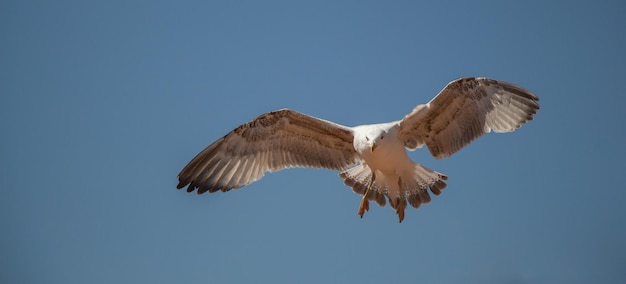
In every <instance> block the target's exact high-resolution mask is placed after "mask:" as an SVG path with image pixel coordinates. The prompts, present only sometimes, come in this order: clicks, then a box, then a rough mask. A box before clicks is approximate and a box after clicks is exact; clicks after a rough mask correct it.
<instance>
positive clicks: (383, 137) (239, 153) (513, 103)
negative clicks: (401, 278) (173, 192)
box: [177, 77, 539, 222]
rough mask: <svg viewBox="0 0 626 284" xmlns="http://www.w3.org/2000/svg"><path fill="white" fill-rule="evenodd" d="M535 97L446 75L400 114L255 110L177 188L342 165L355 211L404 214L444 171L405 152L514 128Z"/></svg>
mask: <svg viewBox="0 0 626 284" xmlns="http://www.w3.org/2000/svg"><path fill="white" fill-rule="evenodd" d="M538 101H539V98H538V97H537V96H536V95H534V94H533V93H531V92H530V91H527V90H525V89H523V88H521V87H519V86H516V85H513V84H511V83H507V82H503V81H497V80H493V79H489V78H475V77H472V78H461V79H457V80H454V81H452V82H450V83H448V84H447V85H446V86H445V87H444V88H443V89H442V90H441V91H440V92H439V94H438V95H437V96H435V97H434V98H433V99H432V100H431V101H430V102H428V103H427V104H420V105H418V106H416V107H415V108H414V109H413V111H412V112H411V113H409V114H408V115H406V116H405V117H404V118H402V119H401V120H397V121H392V122H386V123H379V124H370V125H360V126H355V127H348V126H343V125H340V124H337V123H334V122H331V121H327V120H324V119H320V118H316V117H313V116H310V115H306V114H303V113H300V112H297V111H294V110H291V109H281V110H277V111H272V112H268V113H265V114H263V115H260V116H258V117H257V118H255V119H253V120H252V121H250V122H248V123H245V124H242V125H240V126H239V127H237V128H235V129H234V130H232V131H231V132H229V133H228V134H226V135H225V136H223V137H222V138H220V139H218V140H217V141H215V142H213V144H211V145H209V146H208V147H207V148H206V149H204V150H203V151H202V152H200V153H199V154H198V155H197V156H196V157H195V158H193V159H192V160H191V161H190V162H189V164H187V166H185V167H184V168H183V170H182V171H181V172H180V173H179V174H178V180H179V183H178V186H177V188H178V189H181V188H183V187H187V192H192V191H194V190H196V191H197V192H198V194H202V193H205V192H207V191H208V192H211V193H212V192H216V191H222V192H226V191H229V190H231V189H237V188H241V187H243V186H245V185H248V184H251V183H253V182H255V181H257V180H259V179H261V178H262V177H263V176H264V175H265V173H267V172H275V171H279V170H282V169H286V168H294V167H309V168H326V169H330V170H337V171H340V173H339V176H340V177H341V178H342V179H343V180H344V183H345V184H346V185H347V186H349V187H351V188H352V190H353V191H354V192H355V193H357V194H359V195H362V198H361V202H360V205H359V209H358V214H359V215H360V216H361V218H363V215H364V214H365V212H366V211H368V210H369V202H370V201H372V202H376V203H377V204H378V205H379V206H381V207H384V206H385V204H386V203H387V200H388V202H389V205H390V206H391V207H392V208H393V209H395V211H396V214H397V215H398V218H399V220H400V222H402V220H404V212H405V208H406V207H407V203H408V204H410V205H411V206H412V207H414V208H418V207H420V205H422V204H426V203H429V202H430V201H431V198H430V194H429V192H428V190H430V192H432V193H433V194H435V195H440V194H441V191H442V190H443V189H444V188H445V187H446V183H445V181H446V180H447V179H448V177H447V176H446V175H444V174H442V173H439V172H436V171H433V170H431V169H429V168H426V167H424V166H422V165H420V164H417V163H415V162H414V161H412V160H411V158H409V156H408V154H407V150H409V151H413V150H415V149H417V148H421V147H422V146H424V145H426V146H427V147H428V150H429V151H430V153H431V154H432V156H433V157H434V158H435V159H441V158H446V157H449V156H450V155H452V154H454V153H455V152H457V151H459V150H460V149H461V148H463V147H464V146H465V145H467V144H469V143H470V142H472V141H473V140H474V139H476V138H478V137H480V136H481V135H483V134H485V133H489V132H491V131H494V132H497V133H504V132H512V131H514V130H515V129H517V128H519V127H520V126H521V125H522V124H524V123H525V122H527V121H529V120H532V119H533V115H534V114H535V113H536V112H537V110H539V105H538V103H537V102H538Z"/></svg>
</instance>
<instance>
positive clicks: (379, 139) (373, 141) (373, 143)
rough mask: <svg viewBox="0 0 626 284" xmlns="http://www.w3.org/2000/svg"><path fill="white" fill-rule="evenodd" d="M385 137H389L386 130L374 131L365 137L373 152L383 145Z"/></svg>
mask: <svg viewBox="0 0 626 284" xmlns="http://www.w3.org/2000/svg"><path fill="white" fill-rule="evenodd" d="M385 135H387V132H386V131H385V130H384V129H374V130H373V131H371V132H369V133H368V134H367V135H365V140H366V141H367V142H368V143H369V148H370V150H371V151H372V152H374V150H376V147H378V146H379V145H380V144H382V143H383V141H384V140H385Z"/></svg>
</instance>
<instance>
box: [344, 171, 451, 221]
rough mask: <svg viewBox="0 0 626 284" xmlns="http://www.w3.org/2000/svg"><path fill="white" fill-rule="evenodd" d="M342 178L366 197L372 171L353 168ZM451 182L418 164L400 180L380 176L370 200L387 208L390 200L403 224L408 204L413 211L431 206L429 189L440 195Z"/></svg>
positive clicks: (368, 195) (398, 178)
mask: <svg viewBox="0 0 626 284" xmlns="http://www.w3.org/2000/svg"><path fill="white" fill-rule="evenodd" d="M339 176H340V177H341V178H343V179H344V183H345V184H346V185H347V186H349V187H351V188H352V191H354V192H355V193H357V194H359V195H363V194H365V190H366V189H367V186H368V184H369V183H370V182H372V180H371V179H372V170H371V169H370V167H369V166H368V165H367V164H361V165H357V166H354V167H352V168H349V169H347V170H345V171H343V172H341V173H339ZM394 179H395V181H394ZM447 179H448V177H447V176H446V175H444V174H442V173H439V172H436V171H433V170H431V169H429V168H426V167H424V166H421V165H419V164H414V167H413V170H412V171H408V172H405V173H402V174H400V175H399V176H383V175H382V174H381V173H379V172H377V173H376V180H375V182H374V183H373V184H372V188H371V190H370V191H369V192H368V194H367V199H368V200H369V201H376V203H377V204H378V205H380V206H385V204H386V199H389V205H390V206H391V207H392V208H393V209H395V210H396V213H397V214H398V218H399V219H400V222H402V220H403V219H404V210H405V208H406V206H407V203H408V204H410V205H411V206H412V207H413V208H418V207H420V206H421V205H422V204H426V203H429V202H430V201H431V197H430V194H429V193H428V189H430V191H432V193H433V194H435V195H440V194H441V191H442V190H443V189H444V188H445V187H446V183H445V180H447Z"/></svg>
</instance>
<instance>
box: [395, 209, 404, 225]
mask: <svg viewBox="0 0 626 284" xmlns="http://www.w3.org/2000/svg"><path fill="white" fill-rule="evenodd" d="M396 213H397V214H398V218H399V219H400V223H402V220H404V208H402V207H398V210H396Z"/></svg>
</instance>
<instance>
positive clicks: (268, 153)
mask: <svg viewBox="0 0 626 284" xmlns="http://www.w3.org/2000/svg"><path fill="white" fill-rule="evenodd" d="M352 142H353V134H352V129H351V128H349V127H346V126H342V125H339V124H336V123H333V122H330V121H326V120H322V119H319V118H315V117H312V116H308V115H305V114H302V113H299V112H296V111H293V110H288V109H284V110H278V111H274V112H269V113H266V114H263V115H261V116H259V117H257V118H255V119H254V120H252V121H251V122H248V123H246V124H243V125H241V126H239V127H237V128H235V129H234V130H233V131H231V132H230V133H228V134H226V135H225V136H224V137H222V138H220V139H219V140H217V141H215V142H214V143H213V144H211V145H210V146H208V147H207V148H206V149H204V150H203V151H202V152H200V153H199V154H198V155H197V156H196V157H195V158H193V160H191V162H189V164H188V165H187V166H186V167H185V168H184V169H183V170H182V171H181V172H180V174H178V180H179V183H178V186H177V188H179V189H180V188H183V187H185V186H187V185H189V186H188V188H187V191H188V192H191V191H193V190H194V189H196V188H197V189H198V193H204V192H206V191H209V192H215V191H218V190H222V191H228V190H230V189H233V188H239V187H242V186H244V185H247V184H250V183H252V182H254V181H256V180H258V179H260V178H261V177H263V175H264V174H265V173H266V172H268V171H278V170H281V169H285V168H291V167H314V168H328V169H335V170H341V169H345V168H346V167H348V166H350V165H353V164H355V163H356V162H357V161H358V156H357V153H356V151H355V150H354V147H353V145H352Z"/></svg>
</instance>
